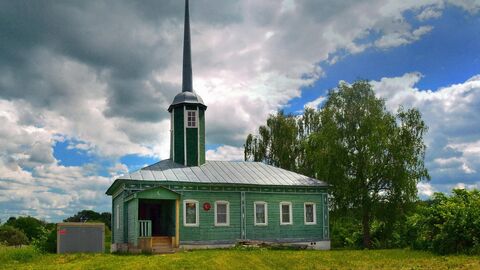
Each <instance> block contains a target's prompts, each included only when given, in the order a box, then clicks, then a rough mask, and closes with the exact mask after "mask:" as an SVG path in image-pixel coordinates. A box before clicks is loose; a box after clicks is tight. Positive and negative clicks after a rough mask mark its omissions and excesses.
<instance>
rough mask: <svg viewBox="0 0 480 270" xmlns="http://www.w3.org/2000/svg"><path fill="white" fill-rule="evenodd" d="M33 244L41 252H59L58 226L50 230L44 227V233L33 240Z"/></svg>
mask: <svg viewBox="0 0 480 270" xmlns="http://www.w3.org/2000/svg"><path fill="white" fill-rule="evenodd" d="M32 245H33V246H34V247H35V248H36V249H37V250H38V251H40V252H46V253H56V252H57V228H56V226H55V227H53V228H52V229H50V230H47V229H44V231H43V233H42V235H41V236H40V237H39V238H37V239H34V240H33V241H32Z"/></svg>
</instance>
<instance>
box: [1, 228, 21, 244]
mask: <svg viewBox="0 0 480 270" xmlns="http://www.w3.org/2000/svg"><path fill="white" fill-rule="evenodd" d="M0 244H4V245H7V246H21V245H26V244H28V238H27V236H26V235H25V234H24V233H23V232H22V231H21V230H19V229H17V228H15V227H12V226H9V225H2V226H0Z"/></svg>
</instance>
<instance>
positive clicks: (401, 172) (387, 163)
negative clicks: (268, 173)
mask: <svg viewBox="0 0 480 270" xmlns="http://www.w3.org/2000/svg"><path fill="white" fill-rule="evenodd" d="M426 131H427V127H426V125H425V123H424V122H423V120H422V118H421V114H420V112H419V111H418V110H416V109H409V110H404V109H402V108H400V109H399V110H398V112H397V113H396V114H393V113H390V112H389V111H387V110H386V107H385V103H384V101H383V100H382V99H379V98H377V97H375V93H374V91H373V90H372V87H371V85H370V84H369V83H368V82H367V81H357V82H355V83H354V84H352V85H348V84H346V83H341V84H340V85H339V86H338V88H337V89H335V90H332V91H330V92H329V94H328V97H327V100H326V102H325V104H324V106H323V107H322V109H321V110H319V111H316V110H313V109H306V110H305V111H304V113H303V115H301V116H292V115H285V114H284V113H283V112H279V113H277V114H274V115H270V116H269V118H268V120H267V124H266V125H265V126H260V127H259V129H258V135H257V136H253V135H251V134H250V135H248V137H247V140H246V142H245V160H254V161H262V162H265V163H267V164H271V165H275V166H278V167H281V168H284V169H288V170H292V171H296V172H299V173H302V174H305V175H307V176H311V177H314V178H317V179H321V180H324V181H326V182H328V183H329V184H331V185H332V186H331V189H330V193H331V195H332V200H331V202H332V203H331V206H332V210H334V212H335V216H338V217H340V218H341V217H342V215H343V216H349V217H354V218H355V219H356V220H358V221H360V226H361V227H362V238H363V246H364V247H367V248H369V247H371V227H372V222H373V221H375V223H374V225H375V226H374V227H375V233H376V235H378V236H381V237H383V238H389V237H390V236H391V235H392V234H393V230H394V228H395V226H396V225H395V224H398V220H399V219H402V218H405V214H406V211H407V210H408V209H409V207H410V205H411V204H412V202H414V201H415V200H416V199H417V187H416V185H417V183H418V182H419V181H422V180H429V175H428V172H427V169H426V168H425V165H424V159H425V150H426V146H425V144H424V143H423V136H424V134H425V132H426ZM341 223H344V222H343V221H341ZM348 223H349V224H350V223H351V224H354V223H355V221H354V220H352V219H349V221H348ZM350 228H355V226H354V225H352V226H350ZM342 241H343V240H342ZM342 241H338V242H342ZM353 242H355V241H353ZM353 242H352V243H353Z"/></svg>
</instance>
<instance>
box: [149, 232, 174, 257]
mask: <svg viewBox="0 0 480 270" xmlns="http://www.w3.org/2000/svg"><path fill="white" fill-rule="evenodd" d="M174 252H175V249H174V248H173V247H172V238H171V237H169V236H154V237H152V253H174Z"/></svg>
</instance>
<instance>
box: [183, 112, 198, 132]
mask: <svg viewBox="0 0 480 270" xmlns="http://www.w3.org/2000/svg"><path fill="white" fill-rule="evenodd" d="M189 112H193V113H194V114H195V125H193V126H189V125H188V113H189ZM185 127H186V128H197V127H198V112H197V110H185Z"/></svg>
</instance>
